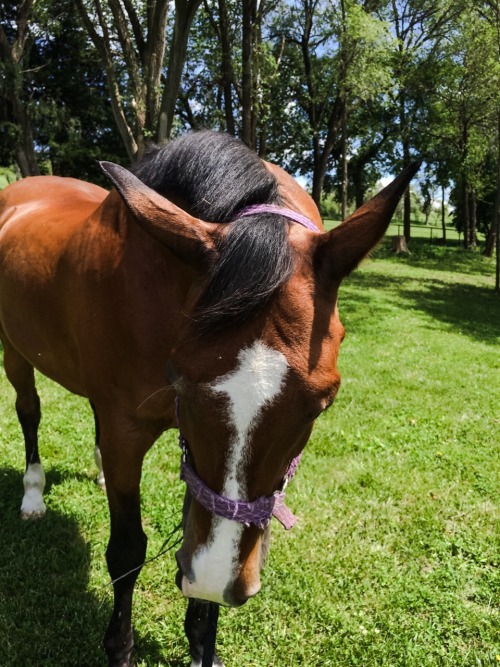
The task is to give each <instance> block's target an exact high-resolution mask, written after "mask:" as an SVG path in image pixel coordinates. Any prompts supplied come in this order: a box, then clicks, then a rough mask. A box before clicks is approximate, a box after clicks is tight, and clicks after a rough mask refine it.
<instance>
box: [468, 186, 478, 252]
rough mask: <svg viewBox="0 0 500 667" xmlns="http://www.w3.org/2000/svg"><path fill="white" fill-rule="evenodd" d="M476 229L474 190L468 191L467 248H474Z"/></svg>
mask: <svg viewBox="0 0 500 667" xmlns="http://www.w3.org/2000/svg"><path fill="white" fill-rule="evenodd" d="M476 229H477V201H476V193H475V192H474V190H470V191H469V248H475V247H476V245H477V239H476Z"/></svg>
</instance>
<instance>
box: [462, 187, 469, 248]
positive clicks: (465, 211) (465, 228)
mask: <svg viewBox="0 0 500 667" xmlns="http://www.w3.org/2000/svg"><path fill="white" fill-rule="evenodd" d="M461 187H462V232H463V235H464V239H463V245H464V248H468V247H469V187H468V184H467V177H466V176H465V174H463V175H462V183H461Z"/></svg>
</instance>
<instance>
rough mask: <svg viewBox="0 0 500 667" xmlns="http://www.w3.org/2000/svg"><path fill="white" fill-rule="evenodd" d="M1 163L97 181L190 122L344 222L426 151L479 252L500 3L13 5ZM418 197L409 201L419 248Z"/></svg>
mask: <svg viewBox="0 0 500 667" xmlns="http://www.w3.org/2000/svg"><path fill="white" fill-rule="evenodd" d="M0 12H1V14H0V18H1V25H0V71H1V74H2V77H1V84H0V85H1V88H2V94H1V98H0V165H1V166H2V167H5V168H13V169H14V170H15V171H17V172H18V173H19V174H21V175H23V176H26V175H30V174H37V173H53V174H60V175H71V176H75V177H78V178H84V179H88V180H95V179H96V178H100V174H99V171H98V170H97V169H96V167H95V161H96V160H98V159H111V160H115V161H118V162H122V163H127V162H129V163H130V162H133V161H134V160H135V159H137V157H139V156H140V155H141V154H142V152H143V151H144V150H145V148H146V147H147V145H148V143H149V142H151V141H153V142H161V141H164V140H166V139H168V138H169V137H171V136H174V135H177V134H179V133H181V132H184V131H187V130H189V129H199V128H206V127H209V128H213V129H219V130H223V131H227V132H230V133H231V134H234V135H236V136H239V137H240V138H241V139H242V140H243V141H245V142H246V143H247V144H248V145H249V146H251V147H252V148H254V149H255V150H256V151H257V152H258V153H259V155H261V156H262V157H263V158H266V159H269V160H273V161H276V162H278V163H279V164H281V165H282V166H284V167H285V168H287V169H288V170H290V171H291V172H292V173H294V174H296V175H302V176H305V177H307V179H308V181H309V183H310V190H311V193H312V196H313V198H314V199H315V200H316V202H318V203H320V202H321V201H322V199H323V198H324V197H325V196H330V197H331V196H332V195H333V196H334V199H335V200H336V201H337V202H338V211H339V217H341V218H343V217H345V215H346V214H347V212H348V211H349V209H351V210H352V209H353V208H354V207H355V206H359V205H360V203H362V201H363V200H364V199H365V197H366V196H367V193H368V192H369V191H370V190H371V189H372V188H373V187H374V186H375V184H376V182H377V180H378V179H379V178H380V176H381V175H383V174H387V173H395V172H396V171H399V170H400V169H401V168H402V167H403V166H405V165H406V164H407V163H408V162H410V161H411V160H413V159H414V157H415V156H416V155H419V156H423V157H424V159H425V172H424V174H423V180H422V183H421V193H422V197H423V198H424V200H425V199H426V198H427V206H428V207H430V206H431V204H432V201H434V200H435V199H437V198H439V197H440V196H441V194H442V193H443V192H445V191H446V192H447V191H448V189H449V188H451V200H450V201H451V203H452V205H453V207H454V218H455V223H456V225H457V227H458V229H459V230H460V231H461V232H462V234H463V239H464V244H465V245H466V247H474V246H475V244H476V235H477V231H478V230H479V231H481V232H482V233H484V234H485V236H486V237H487V239H488V243H489V246H490V248H491V249H492V248H493V244H494V231H495V224H498V222H497V221H498V209H499V208H500V194H499V193H500V85H499V84H500V18H499V17H500V0H483V1H482V2H471V1H469V0H463V1H461V2H455V1H453V2H452V1H450V0H407V1H400V0H335V1H334V0H175V2H174V1H172V0H170V1H169V0H57V2H56V0H16V1H14V2H12V0H0ZM410 215H411V203H410V199H409V195H408V196H407V197H406V199H405V202H404V213H403V220H404V224H403V227H404V230H403V231H404V236H405V237H406V239H407V240H409V239H410V235H411V227H410Z"/></svg>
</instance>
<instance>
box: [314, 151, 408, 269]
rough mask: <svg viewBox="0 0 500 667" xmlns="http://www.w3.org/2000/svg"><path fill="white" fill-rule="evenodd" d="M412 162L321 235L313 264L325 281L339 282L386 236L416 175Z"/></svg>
mask: <svg viewBox="0 0 500 667" xmlns="http://www.w3.org/2000/svg"><path fill="white" fill-rule="evenodd" d="M420 164H421V162H420V161H419V162H414V163H412V164H411V165H409V166H408V167H406V169H405V170H404V171H403V172H402V173H401V174H399V176H397V177H396V178H395V179H394V180H393V181H392V182H391V183H389V185H387V186H386V187H385V188H384V189H383V190H381V191H380V192H379V193H378V194H377V195H376V196H375V197H373V199H370V200H369V201H368V202H366V203H365V204H363V206H361V207H360V208H358V210H357V211H355V212H354V213H353V214H352V215H351V216H349V217H348V218H346V219H345V220H344V222H342V223H341V224H340V225H339V226H338V227H336V228H335V229H332V230H331V231H330V232H327V233H325V234H322V236H321V237H320V238H319V239H318V247H317V249H316V256H315V260H316V265H317V266H318V268H319V270H320V271H321V272H322V273H323V274H324V275H326V277H327V280H329V281H334V280H342V278H345V276H347V275H349V273H350V272H351V271H352V270H353V269H355V268H356V266H357V265H358V264H359V263H360V262H361V260H362V259H364V258H365V257H366V255H368V254H369V253H370V251H371V250H373V248H374V247H375V246H376V245H377V244H378V243H379V241H380V240H381V239H382V237H383V235H384V234H385V232H386V230H387V227H388V226H389V223H390V221H391V218H392V214H393V213H394V211H395V209H396V206H397V205H398V202H399V200H400V199H401V196H402V195H403V193H404V191H405V190H406V188H407V187H408V185H409V183H410V181H411V179H412V178H413V176H415V174H416V173H417V171H418V169H419V167H420Z"/></svg>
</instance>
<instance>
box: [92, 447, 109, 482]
mask: <svg viewBox="0 0 500 667" xmlns="http://www.w3.org/2000/svg"><path fill="white" fill-rule="evenodd" d="M94 459H95V464H96V466H97V469H98V473H97V479H96V482H97V486H99V487H100V488H101V489H102V490H103V491H106V480H105V479H104V471H103V469H102V456H101V450H100V449H99V447H98V446H97V445H96V446H95V448H94Z"/></svg>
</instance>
